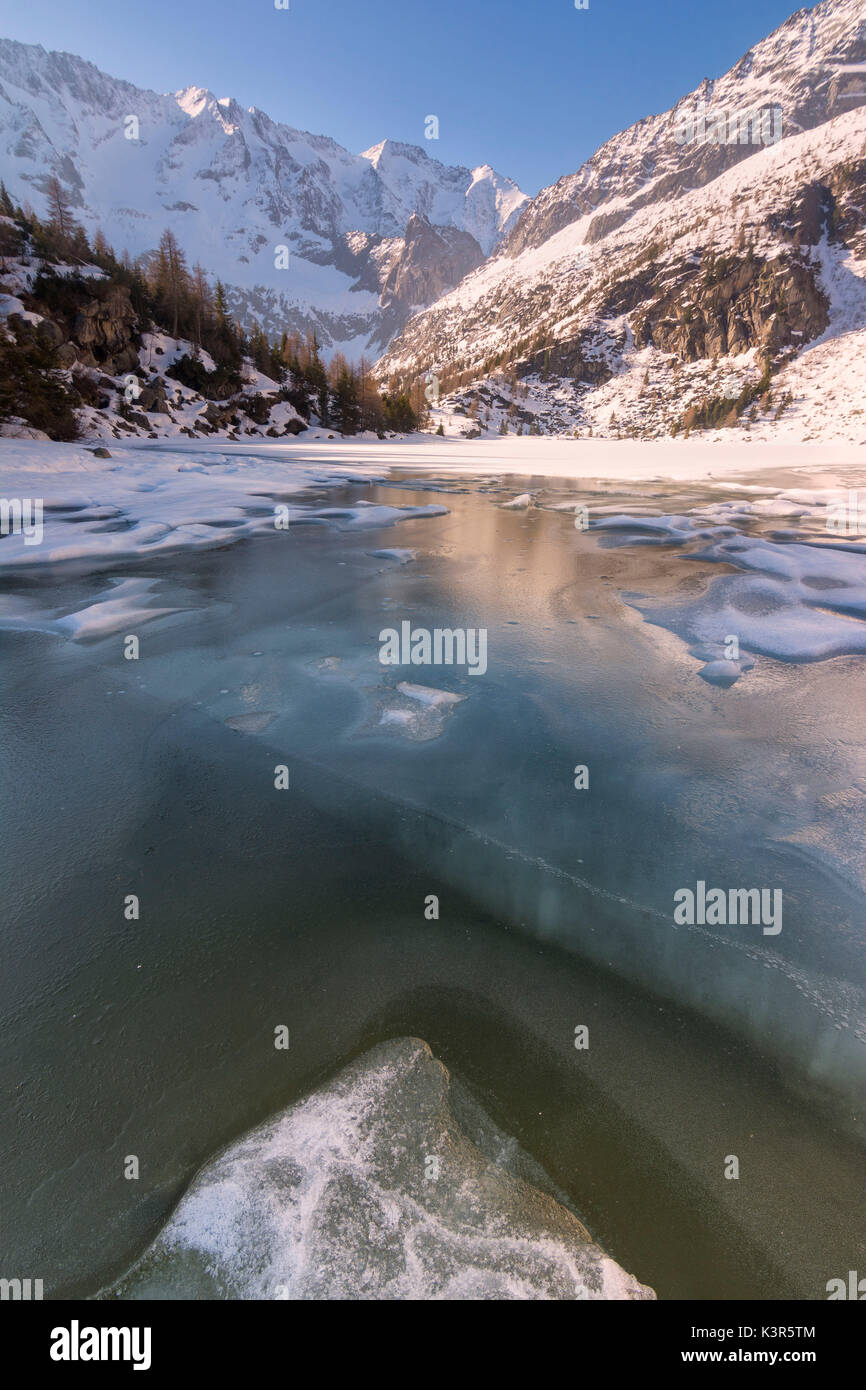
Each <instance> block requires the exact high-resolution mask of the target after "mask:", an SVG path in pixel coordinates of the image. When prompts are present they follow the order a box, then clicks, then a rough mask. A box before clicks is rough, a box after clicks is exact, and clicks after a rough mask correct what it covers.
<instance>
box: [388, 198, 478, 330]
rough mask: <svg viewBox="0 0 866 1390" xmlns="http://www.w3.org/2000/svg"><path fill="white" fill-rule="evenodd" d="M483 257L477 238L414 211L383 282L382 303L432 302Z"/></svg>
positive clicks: (409, 305) (408, 306)
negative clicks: (439, 223)
mask: <svg viewBox="0 0 866 1390" xmlns="http://www.w3.org/2000/svg"><path fill="white" fill-rule="evenodd" d="M483 260H484V253H483V251H482V250H481V247H480V246H479V245H478V242H477V241H476V240H475V238H474V237H473V236H470V234H469V233H468V232H464V231H462V230H461V229H460V228H459V227H434V226H433V225H432V224H431V223H430V222H428V221H427V218H426V217H421V216H419V215H418V214H417V213H413V214H412V216H411V217H410V218H409V222H408V224H407V227H406V233H405V236H404V238H403V250H402V251H401V253H400V256H399V257H398V259H397V260H396V261H395V262H394V264H393V265H392V267H391V270H390V272H389V274H388V277H387V279H386V281H385V283H384V285H383V286H382V305H383V307H386V308H387V307H388V306H389V305H390V304H392V303H394V302H395V301H396V302H397V303H400V304H403V305H405V306H406V307H407V308H411V307H417V306H418V305H423V304H432V303H433V301H434V299H439V298H440V296H441V295H443V294H447V292H448V291H449V290H451V289H453V288H454V286H455V285H457V284H459V283H460V281H461V280H462V279H463V277H464V275H468V274H469V272H470V271H472V270H475V269H476V268H477V267H478V266H479V265H481V264H482V262H483Z"/></svg>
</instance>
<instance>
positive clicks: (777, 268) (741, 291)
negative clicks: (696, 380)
mask: <svg viewBox="0 0 866 1390" xmlns="http://www.w3.org/2000/svg"><path fill="white" fill-rule="evenodd" d="M829 322H830V313H829V300H828V299H827V296H826V294H825V293H824V292H823V290H821V289H819V287H818V285H817V283H816V276H815V269H814V267H813V266H811V265H809V264H808V262H805V261H803V260H800V259H798V258H793V257H785V256H778V257H776V258H775V259H774V260H772V261H766V260H762V259H761V258H759V257H757V256H754V255H747V256H745V257H744V258H743V259H736V258H730V259H727V258H725V259H722V260H715V259H714V258H710V259H708V260H707V262H706V264H702V265H701V267H700V269H699V270H697V271H696V273H694V274H688V273H685V274H683V275H682V276H681V277H680V278H679V279H678V281H677V283H676V284H675V287H674V288H673V289H670V290H668V291H667V292H662V293H658V292H656V293H655V294H654V295H652V294H651V295H650V297H649V303H648V305H647V306H646V307H645V308H642V309H640V310H639V311H638V312H637V313H636V314H635V316H634V340H635V343H636V345H637V346H638V347H647V346H650V345H652V346H653V347H657V348H660V349H661V350H662V351H663V352H673V353H675V354H676V356H677V357H678V358H679V359H680V361H682V362H696V361H697V360H698V359H699V358H702V357H711V358H712V357H724V356H726V355H727V354H729V353H730V354H732V355H736V354H737V353H741V352H746V351H748V350H749V349H750V348H753V347H757V348H758V349H760V352H761V354H762V356H763V357H764V358H766V359H770V360H772V361H774V362H775V361H776V360H777V359H778V357H779V355H780V354H781V353H782V352H783V351H784V350H786V349H796V348H797V347H802V346H803V345H804V344H805V343H807V342H809V341H810V340H811V339H812V338H816V337H817V336H818V334H819V333H823V332H824V329H825V328H826V327H827V325H828V323H829Z"/></svg>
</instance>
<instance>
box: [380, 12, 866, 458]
mask: <svg viewBox="0 0 866 1390" xmlns="http://www.w3.org/2000/svg"><path fill="white" fill-rule="evenodd" d="M864 156H866V5H864V0H823V3H822V4H819V5H818V6H817V7H816V8H814V9H812V10H801V11H799V12H798V13H797V14H795V15H793V16H792V17H791V18H790V19H789V20H788V21H787V22H786V23H785V24H783V25H782V26H781V27H780V28H779V29H778V30H776V32H775V33H773V34H771V35H770V36H769V37H768V38H767V39H765V40H763V41H762V42H761V43H759V44H757V45H756V46H755V48H753V49H752V50H751V51H750V52H749V53H747V54H746V55H745V57H743V58H742V59H741V61H740V62H739V63H737V65H736V66H735V67H734V68H733V69H732V70H731V71H730V72H729V73H727V74H726V75H725V76H724V77H722V78H719V79H718V80H715V81H709V80H705V81H704V82H702V83H701V85H700V86H699V87H697V88H696V89H695V90H694V91H693V92H692V93H690V94H689V95H688V96H687V97H684V98H683V99H682V100H681V101H679V102H678V103H677V105H676V106H675V107H673V108H672V109H671V110H670V111H667V112H665V113H664V114H663V115H660V116H654V117H651V118H648V119H646V120H643V121H641V122H639V123H638V124H637V125H636V126H633V127H632V128H631V129H629V130H626V131H624V132H623V133H622V134H620V135H617V136H615V137H614V138H613V139H612V140H610V141H608V142H607V144H605V145H604V146H603V147H602V149H600V150H599V151H598V152H597V153H596V154H595V155H594V156H593V157H592V159H590V160H589V161H588V163H587V164H586V165H584V167H583V168H582V169H580V170H579V171H578V172H577V173H576V174H573V175H571V176H569V177H568V178H564V179H561V180H560V181H559V182H558V183H557V184H555V185H554V186H552V187H551V188H547V189H545V190H543V191H542V192H541V193H540V194H539V195H538V197H537V198H535V199H533V200H532V202H531V203H529V204H528V205H527V207H526V208H525V209H524V211H523V213H522V215H521V216H520V219H519V221H518V223H517V225H516V227H515V228H514V230H513V231H512V232H511V234H510V235H509V236H508V237H507V238H506V239H505V241H504V242H503V244H502V245H501V246H500V247H499V248H498V250H497V251H495V252H494V254H493V255H492V256H491V257H490V258H489V259H488V261H487V262H486V263H485V264H484V265H483V266H482V267H480V268H479V269H478V270H476V271H475V272H474V273H473V274H471V275H470V276H468V277H467V278H466V279H465V280H463V281H462V283H461V284H460V285H459V286H458V287H457V288H455V289H454V290H453V291H451V292H449V293H447V294H446V295H445V296H443V298H442V299H441V300H439V301H438V302H437V303H436V304H434V305H432V306H431V307H429V308H428V309H427V310H425V311H424V312H422V313H420V314H418V315H417V316H415V317H414V318H413V319H411V320H410V322H409V323H408V324H407V325H406V327H405V329H404V330H403V332H402V333H401V334H400V335H399V336H398V337H397V339H396V340H395V341H394V342H393V343H392V344H391V347H390V349H389V350H388V352H387V354H386V355H385V357H384V358H383V360H382V361H381V363H380V366H379V370H380V372H381V374H382V376H383V377H384V378H387V377H389V376H397V377H403V378H405V377H407V376H410V377H411V376H415V375H421V374H426V373H427V372H428V371H433V372H434V373H435V374H436V375H437V376H438V377H439V378H440V381H441V386H442V390H443V392H448V393H450V394H449V395H447V396H446V397H445V398H444V400H443V402H442V407H441V409H440V411H439V412H438V419H439V420H441V422H442V423H443V425H444V426H445V427H446V432H448V433H451V432H454V431H457V432H460V433H469V434H476V433H478V432H479V431H480V432H481V433H482V434H483V433H490V432H496V431H504V430H519V431H521V432H525V431H526V430H528V429H531V430H533V431H535V430H540V431H542V432H576V433H587V432H592V433H594V434H596V435H598V434H613V435H619V434H626V435H637V436H644V435H649V436H652V435H659V434H667V433H671V432H674V433H676V432H678V431H680V430H684V431H688V430H690V429H693V428H707V427H715V426H717V425H719V424H722V423H723V424H724V425H725V426H730V425H732V424H737V425H738V426H739V427H746V428H749V429H753V430H754V431H755V432H756V433H758V434H760V433H761V432H762V431H769V432H771V433H776V434H778V433H782V432H784V431H790V432H793V434H794V436H795V437H799V438H802V437H803V436H804V435H808V434H809V433H811V432H813V431H815V430H817V431H819V432H824V433H826V432H827V431H830V432H834V431H835V432H836V433H837V434H840V435H841V436H842V437H857V438H863V437H864V436H866V413H864V403H863V400H862V398H863V386H864V382H863V379H862V378H861V377H856V379H855V378H852V377H851V370H852V358H854V357H856V355H858V354H859V356H860V357H861V359H862V357H863V354H864V347H866V158H864ZM846 373H847V377H845V380H846V381H847V386H846V388H843V389H841V391H840V394H841V396H842V398H843V399H842V401H841V402H837V403H836V404H835V405H834V407H833V408H831V409H829V410H824V407H823V405H822V399H823V398H825V397H826V396H827V394H828V393H829V392H830V391H833V392H834V393H835V392H836V390H837V389H838V382H839V381H840V380H842V379H843V376H844V374H846ZM780 407H781V410H780ZM840 407H841V408H840ZM822 412H823V413H822ZM783 415H784V417H785V418H784V423H783V422H782V418H781V417H782V416H783ZM467 417H468V418H467Z"/></svg>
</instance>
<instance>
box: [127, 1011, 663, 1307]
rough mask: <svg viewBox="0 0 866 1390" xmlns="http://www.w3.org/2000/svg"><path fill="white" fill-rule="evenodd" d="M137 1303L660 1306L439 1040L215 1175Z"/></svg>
mask: <svg viewBox="0 0 866 1390" xmlns="http://www.w3.org/2000/svg"><path fill="white" fill-rule="evenodd" d="M112 1296H115V1297H120V1298H136V1299H147V1298H154V1297H155V1298H167V1297H171V1298H216V1299H219V1298H224V1299H293V1300H294V1299H301V1300H307V1299H400V1300H427V1299H436V1300H443V1299H458V1300H475V1299H481V1300H492V1299H505V1300H510V1299H531V1300H543V1299H593V1300H595V1299H650V1298H654V1297H655V1295H654V1294H653V1292H652V1290H651V1289H648V1288H646V1287H645V1286H644V1285H642V1284H639V1283H638V1282H637V1280H636V1279H634V1278H633V1277H632V1276H631V1275H629V1274H627V1273H626V1272H625V1271H624V1270H623V1269H621V1268H620V1267H619V1266H618V1265H617V1264H616V1263H615V1262H614V1261H613V1260H612V1259H610V1258H609V1257H608V1256H607V1255H605V1254H604V1252H603V1251H602V1250H601V1249H599V1247H598V1246H597V1245H596V1244H594V1242H593V1241H592V1239H591V1238H590V1236H589V1234H588V1233H587V1231H586V1230H585V1229H584V1227H583V1226H582V1225H581V1223H580V1222H579V1221H578V1219H577V1217H576V1216H574V1215H573V1214H572V1212H571V1211H569V1210H568V1209H567V1208H566V1207H565V1206H564V1205H563V1204H562V1203H561V1202H560V1201H558V1200H557V1198H556V1196H555V1195H553V1192H552V1190H551V1184H550V1181H549V1179H548V1178H547V1177H546V1175H545V1174H544V1172H543V1170H542V1169H541V1168H540V1167H539V1166H538V1165H537V1164H536V1163H535V1162H534V1161H533V1160H532V1159H531V1158H530V1157H529V1156H528V1155H527V1154H525V1153H524V1152H523V1151H522V1150H521V1149H520V1148H519V1146H518V1145H517V1144H516V1142H515V1141H514V1140H513V1139H511V1138H509V1137H508V1136H506V1135H505V1134H504V1133H502V1131H501V1130H499V1129H498V1128H497V1126H496V1125H495V1124H494V1123H493V1122H492V1121H491V1119H490V1118H489V1117H488V1116H487V1115H486V1113H485V1112H484V1111H483V1110H482V1109H481V1107H480V1106H479V1105H478V1104H477V1102H476V1101H475V1100H474V1099H472V1098H471V1097H470V1095H469V1093H468V1091H467V1090H466V1088H465V1087H464V1086H462V1085H461V1084H460V1083H459V1082H458V1081H457V1080H455V1079H454V1078H452V1077H451V1076H450V1075H449V1073H448V1071H447V1070H446V1068H445V1067H444V1066H443V1065H442V1063H441V1062H439V1061H437V1059H436V1058H435V1057H434V1056H433V1054H432V1052H431V1051H430V1048H429V1047H428V1046H427V1044H426V1043H424V1042H422V1041H420V1040H418V1039H416V1038H400V1039H395V1040H392V1041H389V1042H385V1043H381V1044H380V1045H379V1046H377V1047H375V1048H373V1049H372V1051H370V1052H368V1053H366V1054H365V1055H364V1056H362V1057H360V1058H359V1059H357V1060H356V1061H354V1062H352V1063H351V1064H350V1065H349V1066H347V1067H346V1068H345V1070H343V1071H341V1072H340V1073H339V1075H338V1076H336V1077H335V1078H334V1079H333V1080H332V1081H330V1082H329V1083H328V1084H327V1085H325V1086H323V1087H321V1088H320V1089H319V1090H318V1091H315V1092H313V1093H312V1095H309V1096H308V1097H307V1098H306V1099H305V1100H302V1101H300V1102H298V1103H297V1104H295V1105H292V1106H289V1108H288V1109H286V1110H283V1111H282V1112H281V1113H280V1114H278V1115H277V1116H275V1117H274V1118H273V1119H271V1120H269V1121H267V1123H266V1124H263V1125H261V1126H260V1127H259V1128H258V1129H255V1130H253V1131H252V1132H251V1133H249V1134H248V1135H246V1136H245V1137H244V1138H243V1139H241V1140H239V1141H238V1142H237V1143H235V1144H233V1145H231V1146H230V1147H229V1148H227V1149H226V1150H225V1151H224V1152H223V1153H222V1154H220V1155H219V1156H218V1157H217V1158H215V1159H213V1160H212V1161H211V1162H210V1163H208V1164H207V1165H206V1167H204V1168H203V1169H202V1170H201V1172H200V1173H199V1174H198V1176H197V1177H196V1178H195V1180H194V1181H193V1183H192V1185H191V1187H190V1188H189V1190H188V1192H187V1193H186V1195H185V1196H184V1197H183V1199H182V1200H181V1202H180V1205H179V1206H178V1208H177V1210H176V1211H175V1213H174V1215H173V1217H172V1218H171V1220H170V1221H169V1222H168V1224H167V1225H166V1227H165V1228H164V1229H163V1231H162V1232H161V1234H160V1235H159V1237H158V1238H157V1240H156V1241H155V1242H154V1244H153V1245H152V1246H151V1248H150V1249H149V1250H148V1251H147V1253H146V1254H145V1255H144V1256H143V1258H142V1259H141V1260H140V1261H139V1263H138V1264H137V1265H136V1266H135V1267H134V1268H133V1269H132V1270H131V1271H130V1273H129V1274H128V1275H127V1276H126V1277H125V1278H124V1279H122V1280H121V1281H120V1283H119V1284H118V1285H117V1286H116V1288H115V1289H114V1290H112Z"/></svg>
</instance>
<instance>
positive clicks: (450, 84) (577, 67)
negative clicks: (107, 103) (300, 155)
mask: <svg viewBox="0 0 866 1390" xmlns="http://www.w3.org/2000/svg"><path fill="white" fill-rule="evenodd" d="M289 3H290V6H291V8H290V9H288V10H277V9H275V6H274V0H148V3H147V4H143V3H141V0H112V3H110V4H107V5H105V4H101V5H99V6H97V5H95V4H94V3H93V0H62V3H58V0H42V3H41V4H39V5H30V6H27V7H22V5H21V3H20V0H0V35H2V36H3V37H6V38H15V39H21V40H22V41H24V42H26V43H41V44H42V45H43V46H44V47H45V48H59V49H65V50H67V51H68V52H72V53H78V54H80V55H81V56H82V57H84V58H88V59H89V60H90V61H91V62H93V63H96V65H97V66H98V67H101V68H103V69H104V70H105V71H107V72H110V73H111V74H112V75H113V76H115V77H124V78H126V79H127V80H128V81H131V82H135V83H136V84H138V85H139V86H142V87H150V88H154V89H156V90H157V91H175V90H177V89H178V88H179V87H188V86H192V85H197V86H202V87H209V88H210V89H211V91H213V92H215V94H216V95H217V96H234V97H236V98H237V99H238V101H240V102H241V104H242V105H244V106H258V107H261V108H262V110H264V111H267V113H268V114H269V115H270V116H272V117H274V119H275V120H281V121H285V122H287V123H288V124H290V125H294V126H298V127H300V128H301V129H304V130H311V131H314V132H315V133H317V134H325V135H331V136H333V138H334V139H335V140H338V141H339V142H340V144H342V145H345V146H346V147H347V148H349V149H351V150H354V151H360V150H363V149H367V148H368V147H369V146H370V145H373V144H376V143H377V142H378V141H379V140H382V139H384V138H385V137H386V136H387V137H388V138H390V139H393V140H406V141H409V142H411V143H413V144H420V145H423V146H424V148H425V149H426V150H427V151H428V153H430V154H432V155H433V156H434V157H436V158H438V159H441V160H443V161H444V162H445V163H449V164H451V163H453V164H466V165H468V166H469V167H474V166H475V165H477V164H484V163H487V164H492V165H493V166H494V168H496V169H498V170H499V171H500V172H501V173H503V174H507V175H510V176H511V177H512V178H514V179H516V180H517V182H518V183H519V184H520V185H521V187H522V188H524V189H525V190H526V192H527V193H535V192H537V191H538V189H539V188H541V187H543V186H544V185H545V184H548V183H552V182H554V181H555V180H556V179H557V178H559V177H560V176H561V175H562V174H567V173H572V172H573V171H574V170H575V169H577V168H578V167H579V166H580V164H581V163H582V162H583V160H584V159H586V158H587V157H588V156H589V155H590V154H592V152H593V151H594V150H595V149H597V148H598V146H599V145H600V144H602V143H603V142H604V141H605V140H606V139H607V138H608V137H609V136H610V135H613V134H615V132H616V131H618V130H621V129H623V128H624V127H626V126H629V125H631V124H632V123H633V122H634V121H636V120H638V119H639V118H640V117H641V116H646V115H650V114H652V113H653V112H657V111H663V110H666V109H667V108H668V107H669V106H671V105H673V103H674V102H675V101H676V99H677V97H679V96H682V95H683V94H684V93H685V92H687V91H690V90H691V89H692V88H693V87H696V86H697V85H698V83H699V82H700V81H701V79H702V78H704V77H717V76H719V75H720V74H721V73H723V72H725V71H726V70H727V69H728V68H729V67H731V66H732V64H733V63H735V62H736V60H737V59H738V58H740V57H741V56H742V54H743V53H744V52H745V51H746V50H747V49H748V48H749V47H751V45H752V44H754V43H756V42H757V41H758V40H759V39H761V38H763V37H764V35H765V34H767V33H769V32H770V31H771V30H772V29H774V28H776V26H777V25H778V24H780V23H781V22H782V21H783V20H784V19H786V18H787V17H788V15H789V14H791V13H792V12H793V11H794V10H795V9H796V8H798V6H797V3H796V0H722V3H719V4H715V5H705V4H702V3H701V0H656V3H647V0H589V9H588V10H576V9H575V7H574V0H289ZM428 115H436V116H438V118H439V137H440V138H439V140H438V141H429V142H428V141H425V139H424V120H425V117H426V116H428Z"/></svg>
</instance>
